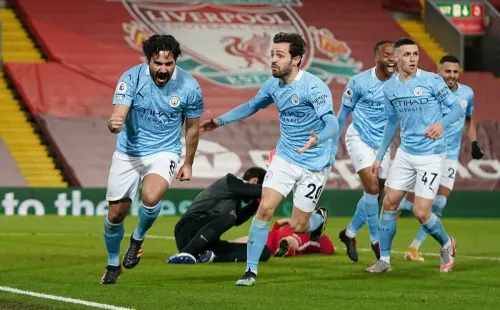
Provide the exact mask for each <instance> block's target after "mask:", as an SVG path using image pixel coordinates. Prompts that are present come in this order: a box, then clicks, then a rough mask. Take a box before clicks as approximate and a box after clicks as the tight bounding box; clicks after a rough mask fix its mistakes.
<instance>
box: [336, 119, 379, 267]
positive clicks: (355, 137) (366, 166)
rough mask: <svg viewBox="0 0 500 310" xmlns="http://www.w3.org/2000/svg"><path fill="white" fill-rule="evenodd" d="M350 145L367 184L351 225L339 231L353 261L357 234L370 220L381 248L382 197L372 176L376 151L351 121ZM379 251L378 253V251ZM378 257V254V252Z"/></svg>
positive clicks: (364, 184) (374, 238)
mask: <svg viewBox="0 0 500 310" xmlns="http://www.w3.org/2000/svg"><path fill="white" fill-rule="evenodd" d="M346 147H347V151H348V152H349V156H350V157H351V161H352V164H353V166H354V169H355V170H356V172H357V174H358V176H359V178H360V180H361V184H362V186H363V190H364V192H363V196H362V197H361V198H360V200H359V201H358V204H357V206H356V211H355V213H354V216H353V217H352V219H351V221H350V222H349V225H347V228H346V229H344V230H342V231H341V232H340V233H339V239H340V241H342V242H343V243H344V244H345V245H346V252H347V255H348V256H349V258H350V259H351V260H352V261H355V262H357V261H358V251H357V248H356V234H357V232H358V230H359V229H360V228H361V227H362V226H363V224H364V223H365V222H366V223H367V224H368V230H369V232H370V239H371V241H372V247H373V245H375V244H377V246H376V247H377V248H378V222H377V218H378V197H379V186H378V183H377V180H375V179H374V178H373V177H372V175H371V165H372V164H373V162H374V161H375V151H374V150H373V148H372V147H370V146H369V145H367V144H365V143H364V142H363V141H361V138H360V136H359V133H358V132H357V131H356V129H355V128H354V126H353V125H352V124H351V125H350V126H349V128H348V129H347V132H346ZM376 254H378V252H377V253H376ZM377 256H378V255H377Z"/></svg>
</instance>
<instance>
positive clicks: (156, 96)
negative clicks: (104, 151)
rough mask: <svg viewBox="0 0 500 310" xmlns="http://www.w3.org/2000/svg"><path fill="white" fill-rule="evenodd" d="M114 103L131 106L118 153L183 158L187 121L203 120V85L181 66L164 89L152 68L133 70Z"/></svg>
mask: <svg viewBox="0 0 500 310" xmlns="http://www.w3.org/2000/svg"><path fill="white" fill-rule="evenodd" d="M113 104H124V105H126V106H128V107H130V110H129V112H128V115H127V118H126V120H125V122H124V124H123V130H122V131H121V132H120V133H119V134H118V138H117V142H116V148H117V151H118V152H120V153H123V154H127V155H131V156H138V157H143V156H147V155H151V154H155V153H159V152H172V153H175V154H177V155H179V156H180V155H181V152H182V142H181V131H182V125H183V123H184V118H185V117H187V118H197V117H200V116H201V115H202V114H203V111H204V102H203V97H202V93H201V89H200V85H199V84H198V82H197V81H196V79H195V78H194V77H192V76H191V75H190V74H189V73H187V72H186V71H184V70H182V69H181V68H179V67H177V66H176V67H175V70H174V72H173V74H172V77H171V79H170V81H168V83H167V84H166V85H165V86H163V87H158V86H157V85H156V84H155V82H154V81H153V80H152V78H151V76H150V74H149V66H148V65H146V64H141V65H137V66H135V67H132V68H131V69H129V70H127V71H126V72H125V73H124V74H123V75H122V76H121V77H120V80H119V82H118V85H117V87H116V90H115V94H114V97H113Z"/></svg>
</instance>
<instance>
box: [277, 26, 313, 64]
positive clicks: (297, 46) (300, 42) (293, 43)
mask: <svg viewBox="0 0 500 310" xmlns="http://www.w3.org/2000/svg"><path fill="white" fill-rule="evenodd" d="M273 43H290V55H292V58H293V57H297V56H300V58H301V59H300V61H299V63H298V65H297V66H300V63H301V62H302V58H303V57H304V54H305V53H306V41H305V40H304V38H303V37H302V36H301V35H300V34H298V33H290V32H288V33H287V32H280V33H278V34H276V35H275V36H274V38H273Z"/></svg>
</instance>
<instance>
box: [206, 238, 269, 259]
mask: <svg viewBox="0 0 500 310" xmlns="http://www.w3.org/2000/svg"><path fill="white" fill-rule="evenodd" d="M210 252H212V253H213V254H214V255H213V256H212V255H211V254H210ZM269 258H271V251H270V250H269V248H268V247H267V246H264V249H263V250H262V253H261V255H260V257H259V261H261V262H266V261H268V260H269ZM246 260H247V244H246V243H237V242H229V241H224V240H221V241H219V242H217V243H216V244H215V245H214V246H213V248H212V250H211V251H207V252H205V253H203V254H201V255H200V262H204V263H209V262H212V261H213V262H214V263H236V262H245V261H246Z"/></svg>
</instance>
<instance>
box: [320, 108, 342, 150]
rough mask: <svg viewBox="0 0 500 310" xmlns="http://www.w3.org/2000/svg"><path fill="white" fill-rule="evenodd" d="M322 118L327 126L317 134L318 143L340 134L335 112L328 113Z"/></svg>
mask: <svg viewBox="0 0 500 310" xmlns="http://www.w3.org/2000/svg"><path fill="white" fill-rule="evenodd" d="M321 119H322V120H323V122H324V123H325V128H324V129H323V130H322V131H320V132H319V133H318V134H317V135H316V137H317V139H318V144H321V143H323V142H325V141H326V140H328V139H330V138H333V137H337V136H338V135H339V123H338V121H337V118H336V117H335V115H333V113H327V114H325V115H323V117H322V118H321Z"/></svg>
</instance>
